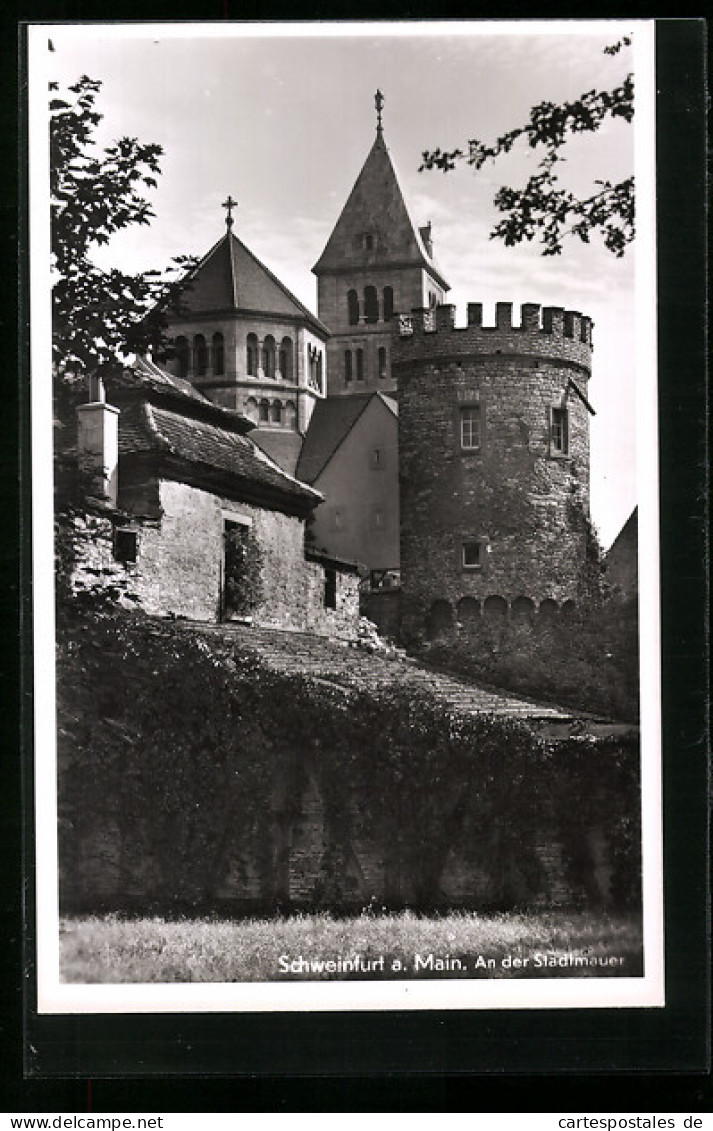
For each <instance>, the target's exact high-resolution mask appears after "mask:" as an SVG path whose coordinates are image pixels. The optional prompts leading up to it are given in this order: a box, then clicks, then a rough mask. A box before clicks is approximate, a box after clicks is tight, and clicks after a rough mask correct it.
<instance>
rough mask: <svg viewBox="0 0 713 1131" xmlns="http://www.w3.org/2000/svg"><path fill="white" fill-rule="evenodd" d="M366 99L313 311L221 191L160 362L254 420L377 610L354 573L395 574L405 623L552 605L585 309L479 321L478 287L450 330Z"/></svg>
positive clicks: (573, 486) (576, 561) (572, 493)
mask: <svg viewBox="0 0 713 1131" xmlns="http://www.w3.org/2000/svg"><path fill="white" fill-rule="evenodd" d="M375 103H376V109H377V122H376V137H375V139H374V142H373V145H372V146H371V149H370V151H369V153H368V155H367V158H366V161H365V163H364V165H363V167H362V169H361V172H360V173H359V175H358V177H357V179H356V182H355V183H354V186H353V188H352V191H351V193H350V195H349V197H348V199H347V201H346V204H345V205H344V208H343V209H342V212H341V213H340V215H339V218H338V219H337V222H336V224H335V227H334V229H333V231H332V233H331V235H330V237H329V239H328V240H327V243H326V246H325V248H324V250H323V252H322V254H321V256H320V257H319V259H318V261H317V263H316V264H315V266H314V267H313V271H314V273H315V275H316V276H317V284H318V315H319V317H318V318H315V317H314V315H312V314H310V312H309V311H308V310H307V309H306V308H305V307H303V306H302V305H301V304H300V303H299V302H298V300H297V299H295V298H294V296H292V295H291V294H290V292H289V291H288V290H287V289H286V288H285V287H284V286H283V285H282V284H281V283H280V282H279V280H277V279H276V277H275V276H274V275H272V273H271V272H270V271H268V269H267V268H265V267H264V266H263V265H262V264H261V263H260V262H259V261H258V260H257V259H256V258H255V257H254V256H253V255H252V253H251V252H249V251H248V249H247V248H246V247H245V245H244V244H242V243H241V242H240V240H238V239H237V237H236V236H235V235H234V234H233V232H232V217H231V215H230V210H231V208H232V207H234V203H233V201H232V199H231V198H230V197H229V198H228V200H227V201H226V207H227V208H228V231H227V233H226V235H225V236H224V237H223V239H222V240H221V241H219V243H218V244H216V246H215V247H214V248H213V249H212V250H211V251H210V252H209V253H208V255H207V256H206V257H205V258H204V260H203V261H202V262H201V263H200V264H199V266H198V267H197V268H196V269H195V271H194V272H193V273H192V275H191V276H190V278H189V279H188V280H187V282H188V289H187V290H186V293H185V300H184V305H185V310H184V313H182V315H181V317H180V318H179V319H174V321H173V323H172V326H171V328H172V330H173V331H174V333H175V334H176V337H175V359H174V361H173V363H172V367H173V371H174V374H175V375H176V376H177V377H178V378H181V379H185V380H186V381H189V382H191V383H192V385H193V386H194V387H195V388H196V389H198V390H199V391H200V392H201V393H202V394H204V396H205V397H207V398H209V399H210V400H211V401H213V402H214V403H216V404H219V405H222V406H228V407H230V408H233V409H237V410H239V411H240V412H241V413H243V414H244V415H245V416H247V417H249V418H250V419H251V420H252V421H253V423H254V424H255V425H256V427H255V429H254V432H253V434H252V435H253V438H254V440H255V442H256V443H257V444H259V445H260V446H261V447H262V448H263V449H264V450H265V451H266V452H268V453H269V454H270V455H271V456H272V457H273V458H274V459H275V461H276V462H277V463H278V464H279V465H280V466H281V467H282V468H283V470H285V471H286V472H287V473H289V474H296V475H298V477H299V478H300V479H302V480H304V481H306V482H308V483H311V484H312V485H313V486H315V487H317V488H318V489H319V490H320V491H321V492H322V493H323V494H324V496H325V500H324V502H322V503H320V504H319V505H318V506H317V507H316V508H315V509H314V518H313V521H312V523H311V535H312V537H313V539H314V542H315V544H316V545H319V546H320V547H321V548H322V549H323V550H324V551H325V552H326V553H327V554H329V555H332V556H334V557H335V558H337V559H342V558H348V559H349V560H353V561H354V562H356V563H358V565H359V567H360V571H361V575H362V579H363V582H366V584H363V585H362V607H363V609H364V611H366V612H368V613H369V615H372V616H374V617H375V619H377V621H378V622H379V623H382V618H381V617H380V615H378V614H377V612H376V610H377V608H378V607H379V606H378V603H377V604H373V605H371V606H369V605H368V602H369V594H368V590H369V589H372V590H373V591H374V592H377V593H378V592H379V590H380V588H381V587H382V585H383V582H384V579H388V582H389V583H390V585H394V583H395V584H396V587H398V582H399V578H400V576H401V573H403V580H404V588H403V598H404V603H403V616H404V624H403V627H404V629H405V632H406V635H407V636H409V635H411V634H413V633H414V632H416V633H420V632H423V631H426V632H427V633H429V634H430V635H434V634H436V635H438V634H440V633H441V632H444V631H447V630H448V629H450V628H452V627H454V626H457V625H460V626H466V625H470V626H473V627H477V625H478V624H479V622H480V617H481V616H486V617H487V618H495V619H497V618H501V619H502V618H521V619H525V620H529V619H532V618H533V617H535V616H537V617H539V618H540V619H546V618H547V617H549V616H555V615H557V614H558V613H559V612H560V611H561V610H563V609H564V610H565V611H566V610H567V609H571V607H572V603H575V602H576V601H577V600H578V599H579V598H580V597H581V584H580V582H581V577H582V565H583V563H584V561H585V559H586V555H587V551H588V547H589V546H590V545H591V542H590V541H588V539H589V535H590V529H589V519H588V509H589V502H588V496H589V420H588V417H589V414H590V413H591V412H593V410H592V408H591V406H590V404H589V400H588V393H587V386H588V381H589V377H590V372H591V346H592V341H591V330H592V326H591V320H590V319H588V318H586V317H582V316H581V315H580V314H579V313H577V312H573V311H565V310H564V309H562V308H559V307H550V308H546V309H545V310H544V311H542V312H541V311H540V307H539V306H538V305H536V304H532V303H528V304H525V305H524V306H523V308H522V320H521V324H520V325H513V322H512V308H511V304H508V303H498V304H497V316H496V325H495V326H492V327H486V326H483V325H482V307H481V306H479V305H477V304H473V305H471V306H470V307H469V314H468V326H467V327H466V328H464V329H455V328H454V314H453V308H452V307H450V306H448V305H444V302H445V298H446V295H447V292H448V289H449V286H448V283H447V281H446V279H445V276H444V274H443V272H442V271H441V269H440V268H439V267H438V265H437V263H436V261H435V259H434V256H433V244H432V237H431V226H430V224H428V225H426V226H424V227H417V226H415V225H414V223H413V221H412V219H411V217H410V215H409V211H408V208H407V206H406V203H405V200H404V197H403V194H402V192H401V188H400V186H399V183H398V179H397V176H396V172H395V170H394V166H393V163H392V161H391V157H390V155H389V151H388V148H387V146H386V142H385V139H384V130H383V125H382V105H383V97H382V96H381V94H380V92H377V95H376V99H375ZM408 311H415V312H417V313H415V315H414V318H413V319H411V318H410V316H408V314H407V312H408ZM419 312H420V313H419ZM399 480H400V486H399ZM393 595H394V590H393V589H392V590H391V592H390V594H389V600H388V601H387V604H388V606H389V613H388V617H387V619H388V631H389V632H390V633H393V632H394V625H395V618H394V608H396V607H397V602H395V601H393V600H392V599H391V598H392V597H393ZM367 606H368V607H367ZM398 615H399V616H400V615H401V613H399V614H398ZM383 624H384V626H385V624H386V622H385V621H384V622H383Z"/></svg>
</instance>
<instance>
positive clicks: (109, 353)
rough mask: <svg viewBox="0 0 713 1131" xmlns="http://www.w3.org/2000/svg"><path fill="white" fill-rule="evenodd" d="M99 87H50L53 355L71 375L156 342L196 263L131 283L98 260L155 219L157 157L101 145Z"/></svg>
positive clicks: (151, 149)
mask: <svg viewBox="0 0 713 1131" xmlns="http://www.w3.org/2000/svg"><path fill="white" fill-rule="evenodd" d="M100 89H101V83H100V82H99V81H98V80H96V79H91V78H88V77H87V76H86V75H83V76H82V77H81V78H80V79H79V80H78V82H77V83H75V84H74V85H73V86H70V87H69V88H68V91H67V92H66V95H60V93H59V88H58V85H57V83H51V84H50V90H51V91H52V92H56V93H55V95H54V96H53V97H51V99H50V104H49V110H50V199H51V220H52V269H53V287H52V305H53V353H54V360H55V363H56V364H57V365H58V367H59V368H60V369H62V370H69V371H74V372H85V371H88V370H92V369H95V368H97V367H98V366H101V365H103V364H106V363H111V362H115V361H116V358H117V354H119V353H125V352H131V351H141V350H144V349H146V348H147V347H148V346H149V345H152V344H156V342H157V341H160V338H161V334H162V331H163V328H164V325H165V313H164V312H165V310H167V309H169V308H170V307H171V306H172V305H175V304H176V302H177V297H178V290H179V281H180V280H179V276H180V275H182V274H183V272H184V271H185V269H186V268H187V267H188V266H190V264H191V263H192V262H193V260H192V259H190V258H188V257H177V258H176V259H174V260H173V264H172V266H171V267H170V268H168V269H167V270H166V271H163V272H162V271H154V270H151V271H146V272H143V273H141V274H135V275H131V274H128V273H126V272H124V271H120V270H118V269H115V268H112V269H110V270H103V269H102V268H100V267H98V266H97V265H96V263H95V262H94V260H93V253H94V252H95V251H96V249H97V248H98V247H100V246H102V245H104V244H107V243H108V242H109V240H110V239H111V237H112V236H114V235H115V234H116V233H117V232H120V231H122V230H123V229H125V228H127V227H131V226H132V225H134V224H141V225H145V224H148V223H149V222H150V221H151V219H152V217H153V215H154V213H153V210H152V207H151V204H150V202H149V200H148V199H147V196H146V194H147V193H148V192H150V191H151V190H152V189H155V188H156V185H157V178H158V176H159V174H160V162H159V159H160V157H161V152H162V151H161V147H160V146H158V145H155V144H142V143H141V142H140V141H138V140H137V139H136V138H130V137H123V138H120V139H119V140H118V141H116V142H114V143H113V144H111V145H108V146H106V147H105V148H98V147H97V143H96V140H95V136H94V135H95V131H96V128H97V126H98V125H99V123H100V122H101V120H102V115H101V114H100V113H99V112H98V110H97V108H96V102H97V96H98V94H99V91H100Z"/></svg>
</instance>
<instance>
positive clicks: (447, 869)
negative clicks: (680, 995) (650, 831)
mask: <svg viewBox="0 0 713 1131" xmlns="http://www.w3.org/2000/svg"><path fill="white" fill-rule="evenodd" d="M309 763H310V759H309V757H307V758H306V760H305V773H304V777H303V780H302V782H301V785H300V787H299V788H298V789H295V783H294V779H293V778H292V777H290V779H289V793H288V789H287V783H284V784H285V788H282V789H281V788H280V783H279V782H278V783H277V784H276V788H275V789H274V792H273V799H272V805H271V807H270V809H269V810H268V811H266V812H264V813H263V814H261V817H260V822H259V826H260V830H259V837H258V841H257V843H255V842H254V848H253V850H252V852H248V853H246V851H245V848H244V847H243V848H239V847H238V845H237V844H236V843H231V840H230V836H228V840H227V842H226V844H225V857H224V858H223V860H222V861H221V862H220V864H219V871H220V874H221V877H222V878H221V879H220V881H219V882H218V883H217V884H216V886H215V889H214V893H213V895H212V897H211V909H213V910H216V909H221V910H223V911H225V912H227V913H234V914H245V913H249V912H250V911H253V910H255V909H261V910H264V911H269V910H271V909H274V908H275V907H276V906H279V907H282V908H285V909H287V908H295V909H299V908H302V909H304V910H307V911H310V910H315V909H319V908H320V907H323V906H332V907H334V908H335V909H339V910H344V911H358V910H360V909H362V908H364V907H369V906H372V907H373V906H376V907H379V908H380V907H382V906H384V905H388V906H391V907H399V906H411V907H418V906H419V898H420V897H419V890H418V885H419V880H420V877H419V876H418V875H416V874H415V873H414V872H413V869H410V868H409V867H404V866H403V862H402V861H400V859H399V856H398V850H397V849H396V850H395V846H394V844H393V843H392V842H390V841H387V840H385V839H384V838H383V837H380V836H379V835H378V833H377V834H376V835H374V834H373V833H372V834H371V835H365V833H364V830H363V829H361V830H360V831H357V832H356V833H355V834H354V835H353V836H352V837H351V838H350V840H349V843H348V845H347V846H346V848H345V847H344V846H342V847H341V849H340V851H339V853H338V854H337V855H336V856H335V855H333V854H331V853H330V829H329V822H328V821H327V812H328V807H327V805H326V804H325V799H324V797H323V795H322V791H321V787H320V781H319V774H318V773H317V772H315V767H314V766H310V764H309ZM345 781H346V776H345ZM368 809H369V797H368V796H364V797H356V796H354V797H352V798H351V805H350V814H351V815H350V824H353V825H354V826H355V827H356V828H357V829H359V826H360V824H361V822H362V818H363V814H364V813H365V812H368ZM236 818H237V819H239V814H236ZM448 823H449V815H448V814H447V813H444V826H443V827H444V829H445V830H446V841H445V844H446V847H445V852H444V853H443V856H442V859H440V862H439V864H438V865H437V869H436V870H437V881H436V888H435V891H434V893H433V896H432V905H433V906H434V907H437V908H442V909H447V908H459V907H461V908H469V909H477V908H488V907H491V906H494V905H496V903H497V900H496V897H495V893H496V892H497V891H498V890H499V888H500V885H501V881H502V875H501V869H502V868H503V866H504V862H505V861H506V860H508V859H511V853H512V842H513V840H515V842H517V838H518V835H519V834H518V830H517V829H513V828H503V827H502V825H501V824H500V823H499V822H497V821H496V822H493V823H492V824H490V825H488V826H483V827H482V828H480V829H479V830H477V831H476V833H475V834H473V830H472V829H469V828H467V827H466V828H461V827H460V825H459V822H458V820H457V819H454V820H453V825H452V829H450V830H449V824H448ZM134 831H135V835H136V839H135V840H132V841H127V839H126V837H125V836H122V831H121V821H120V820H117V819H113V818H112V817H111V816H110V815H108V814H104V813H102V814H101V815H100V819H98V820H97V822H96V824H95V825H93V826H91V828H90V829H89V830H88V831H85V832H84V834H83V837H82V839H81V841H79V840H77V839H76V837H75V836H74V834H72V835H71V836H68V835H67V834H66V833H65V837H64V840H63V844H62V850H61V853H60V858H61V859H60V891H61V903H62V910H63V912H64V913H72V912H93V913H98V912H100V911H102V910H139V911H143V912H144V913H146V912H147V911H149V910H150V909H151V908H161V907H162V906H164V905H165V903H166V898H167V893H166V891H165V890H164V889H163V887H162V879H161V876H160V873H159V870H157V868H156V862H155V861H153V860H152V859H151V855H150V853H146V852H142V851H141V850H140V848H139V844H140V842H141V838H142V835H143V834H142V830H141V828H140V827H139V826H136V827H135V830H134ZM579 831H580V833H581V843H580V844H579V847H578V851H577V856H578V859H579V867H577V868H574V869H573V868H572V864H571V861H570V860H569V854H568V851H567V847H566V844H565V840H564V839H563V834H562V830H561V828H560V822H559V821H558V819H557V817H556V814H554V813H552V814H550V817H549V818H548V819H546V820H544V821H543V822H542V823H541V825H540V827H539V828H538V830H537V835H536V840H535V843H534V844H533V845H532V847H531V848H530V849H528V856H527V860H526V861H524V862H522V861H521V863H523V867H522V875H520V876H519V877H518V876H514V878H513V884H512V888H511V896H510V898H511V899H512V901H513V904H514V905H519V906H533V907H556V906H572V905H575V906H589V907H592V908H600V907H606V906H609V905H611V904H612V902H613V900H614V899H615V892H614V883H613V880H614V864H615V859H616V856H617V853H619V852H620V851H621V844H620V840H619V838H620V835H621V830H620V828H618V827H617V820H616V819H615V817H612V819H611V821H610V822H608V823H607V822H606V821H599V822H598V823H585V824H583V825H582V827H581V829H580V830H579ZM506 842H509V843H506ZM515 871H517V870H515ZM330 891H331V892H337V893H338V894H337V895H336V896H335V895H332V896H330ZM185 897H186V901H187V902H189V901H190V897H191V892H190V888H189V885H188V883H187V884H186V889H185ZM207 909H208V908H206V910H207Z"/></svg>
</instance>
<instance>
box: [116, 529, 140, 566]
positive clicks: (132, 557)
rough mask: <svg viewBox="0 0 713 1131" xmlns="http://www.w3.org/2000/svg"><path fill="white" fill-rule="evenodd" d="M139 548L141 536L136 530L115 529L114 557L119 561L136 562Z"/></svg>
mask: <svg viewBox="0 0 713 1131" xmlns="http://www.w3.org/2000/svg"><path fill="white" fill-rule="evenodd" d="M138 550H139V537H138V534H137V533H136V531H135V530H118V529H117V530H115V531H114V557H115V559H116V561H117V562H135V561H136V559H137V557H138Z"/></svg>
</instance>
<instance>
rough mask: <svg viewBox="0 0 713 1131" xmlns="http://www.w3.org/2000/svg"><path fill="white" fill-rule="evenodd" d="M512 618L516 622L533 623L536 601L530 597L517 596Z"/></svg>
mask: <svg viewBox="0 0 713 1131" xmlns="http://www.w3.org/2000/svg"><path fill="white" fill-rule="evenodd" d="M511 615H512V619H513V620H514V621H515V623H516V624H533V622H534V620H535V603H534V601H531V600H530V598H529V597H516V598H515V600H514V601H513V603H512V609H511Z"/></svg>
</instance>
